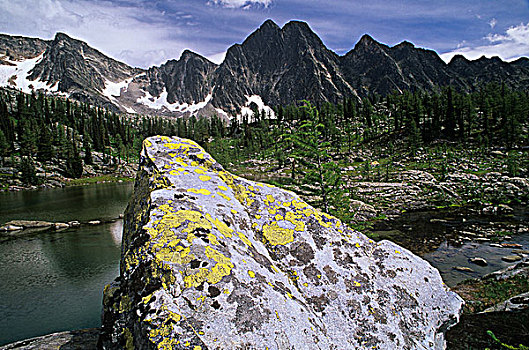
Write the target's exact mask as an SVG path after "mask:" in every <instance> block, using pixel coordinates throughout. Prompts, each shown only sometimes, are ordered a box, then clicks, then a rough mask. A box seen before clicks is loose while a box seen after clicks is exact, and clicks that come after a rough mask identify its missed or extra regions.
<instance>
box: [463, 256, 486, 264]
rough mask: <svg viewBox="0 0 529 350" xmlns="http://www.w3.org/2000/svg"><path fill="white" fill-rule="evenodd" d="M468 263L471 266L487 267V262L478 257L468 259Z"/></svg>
mask: <svg viewBox="0 0 529 350" xmlns="http://www.w3.org/2000/svg"><path fill="white" fill-rule="evenodd" d="M468 261H470V262H471V263H473V264H476V265H479V266H487V265H488V263H487V260H485V259H483V258H479V257H476V258H470V259H468Z"/></svg>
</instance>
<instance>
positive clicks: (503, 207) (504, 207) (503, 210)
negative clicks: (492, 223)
mask: <svg viewBox="0 0 529 350" xmlns="http://www.w3.org/2000/svg"><path fill="white" fill-rule="evenodd" d="M498 211H499V212H500V213H502V214H510V213H512V212H514V209H513V208H511V207H509V206H508V205H506V204H499V205H498Z"/></svg>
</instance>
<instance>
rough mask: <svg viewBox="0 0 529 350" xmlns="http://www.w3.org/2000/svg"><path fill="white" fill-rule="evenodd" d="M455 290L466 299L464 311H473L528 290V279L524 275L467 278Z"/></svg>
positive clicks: (483, 308)
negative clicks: (495, 278) (503, 278)
mask: <svg viewBox="0 0 529 350" xmlns="http://www.w3.org/2000/svg"><path fill="white" fill-rule="evenodd" d="M455 291H456V292H457V293H458V294H459V295H460V296H461V297H462V298H463V299H465V301H467V305H465V313H474V312H480V311H483V310H485V309H486V308H488V307H491V306H493V305H496V304H498V303H501V302H503V301H505V300H507V299H509V298H512V297H513V296H516V295H518V294H521V293H525V292H528V291H529V279H528V278H527V277H524V276H514V277H512V278H509V279H506V280H502V281H496V280H493V279H487V280H478V281H475V280H469V281H466V282H463V283H461V284H460V285H458V286H457V287H456V288H455Z"/></svg>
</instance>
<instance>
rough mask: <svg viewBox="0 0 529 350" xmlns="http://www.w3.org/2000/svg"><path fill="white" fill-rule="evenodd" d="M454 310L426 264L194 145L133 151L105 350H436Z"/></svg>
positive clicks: (107, 295) (107, 307)
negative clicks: (136, 158)
mask: <svg viewBox="0 0 529 350" xmlns="http://www.w3.org/2000/svg"><path fill="white" fill-rule="evenodd" d="M462 304H463V301H462V299H461V298H460V297H459V296H458V295H457V294H455V293H453V292H451V291H450V290H449V289H448V288H447V287H446V286H445V285H444V283H443V281H442V279H441V277H440V275H439V272H438V271H437V270H436V269H435V268H433V267H432V266H430V264H428V263H427V262H426V261H424V260H422V259H421V258H419V257H417V256H415V255H414V254H412V253H411V252H409V251H408V250H406V249H404V248H402V247H400V246H398V245H396V244H394V243H392V242H389V241H381V242H374V241H372V240H370V239H368V238H367V237H366V236H364V235H363V234H361V233H359V232H357V231H354V230H351V229H350V228H348V227H347V226H345V225H344V224H343V223H342V222H341V221H340V220H338V219H337V218H335V217H333V216H331V215H328V214H326V213H323V212H321V211H320V210H318V209H316V208H313V207H312V206H310V205H308V204H307V203H305V202H304V201H303V200H301V199H300V198H299V197H298V196H297V195H296V194H294V193H292V192H289V191H285V190H282V189H279V188H277V187H274V186H272V185H268V184H262V183H258V182H253V181H249V180H246V179H243V178H240V177H238V176H235V175H233V174H230V173H229V172H227V171H225V170H224V169H223V167H222V166H221V165H220V164H219V163H217V162H216V161H215V160H214V159H213V158H212V157H211V156H210V155H209V154H208V153H206V152H205V151H204V149H202V148H201V147H200V146H199V145H197V144H196V143H195V142H193V141H190V140H185V139H180V138H175V137H174V138H169V137H165V136H156V137H151V138H148V139H146V140H145V141H144V144H143V150H142V153H141V159H140V166H139V170H138V173H137V177H136V183H135V187H134V194H133V196H132V198H131V200H130V202H129V205H128V207H127V210H126V213H125V222H124V232H123V244H122V254H121V266H120V276H119V277H118V278H117V279H116V280H115V281H114V282H113V283H111V284H110V285H108V286H106V287H105V291H104V296H103V325H102V333H101V336H100V339H99V346H100V347H102V348H105V349H134V348H135V349H191V350H205V349H270V350H271V349H359V348H366V349H367V348H369V349H373V348H375V349H442V348H444V332H445V331H446V330H447V329H448V328H449V327H450V326H451V325H453V324H455V323H457V321H458V319H459V314H460V311H461V307H462Z"/></svg>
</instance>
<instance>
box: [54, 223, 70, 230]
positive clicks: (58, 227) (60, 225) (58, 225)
mask: <svg viewBox="0 0 529 350" xmlns="http://www.w3.org/2000/svg"><path fill="white" fill-rule="evenodd" d="M69 227H70V225H68V224H66V223H64V222H56V223H55V229H56V230H62V229H66V228H69Z"/></svg>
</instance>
